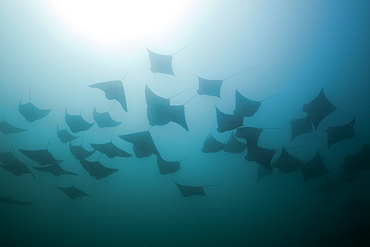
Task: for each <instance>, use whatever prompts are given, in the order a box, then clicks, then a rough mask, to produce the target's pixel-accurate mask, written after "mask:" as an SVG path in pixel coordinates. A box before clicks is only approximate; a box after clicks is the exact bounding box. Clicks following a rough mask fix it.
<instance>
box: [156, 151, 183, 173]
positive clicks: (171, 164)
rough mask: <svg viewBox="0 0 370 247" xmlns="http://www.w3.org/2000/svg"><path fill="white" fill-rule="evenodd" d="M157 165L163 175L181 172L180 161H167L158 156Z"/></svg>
mask: <svg viewBox="0 0 370 247" xmlns="http://www.w3.org/2000/svg"><path fill="white" fill-rule="evenodd" d="M157 165H158V168H159V173H160V174H162V175H165V174H168V173H175V172H177V171H178V170H180V161H166V160H164V159H163V158H162V157H161V156H160V155H157Z"/></svg>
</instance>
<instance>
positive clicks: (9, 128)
mask: <svg viewBox="0 0 370 247" xmlns="http://www.w3.org/2000/svg"><path fill="white" fill-rule="evenodd" d="M0 131H1V132H3V133H4V134H5V135H8V134H12V133H20V132H24V131H27V130H26V129H21V128H17V127H15V126H13V125H10V124H9V123H8V122H6V121H5V120H4V121H1V122H0Z"/></svg>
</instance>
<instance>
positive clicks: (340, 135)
mask: <svg viewBox="0 0 370 247" xmlns="http://www.w3.org/2000/svg"><path fill="white" fill-rule="evenodd" d="M354 125H355V118H353V119H352V121H351V122H349V123H348V124H345V125H340V126H330V127H328V128H327V129H326V133H327V134H328V148H330V147H331V146H332V145H333V144H335V143H337V142H339V141H342V140H345V139H349V138H353V137H356V135H355V130H354Z"/></svg>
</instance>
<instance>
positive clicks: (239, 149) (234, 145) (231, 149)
mask: <svg viewBox="0 0 370 247" xmlns="http://www.w3.org/2000/svg"><path fill="white" fill-rule="evenodd" d="M246 148H247V144H245V143H243V142H241V141H239V140H238V139H236V137H235V135H234V133H233V132H231V134H230V137H229V140H228V141H227V143H226V145H225V148H224V151H225V152H228V153H234V154H236V153H243V152H244V150H245V149H246Z"/></svg>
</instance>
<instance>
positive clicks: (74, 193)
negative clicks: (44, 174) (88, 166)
mask: <svg viewBox="0 0 370 247" xmlns="http://www.w3.org/2000/svg"><path fill="white" fill-rule="evenodd" d="M68 181H69V182H70V183H71V186H69V187H64V188H62V187H58V186H55V185H54V187H55V188H58V189H59V190H60V191H62V192H63V193H64V194H66V195H67V196H68V197H69V198H71V199H76V198H78V197H82V196H90V195H89V194H86V193H85V192H83V191H82V190H80V189H78V188H76V187H75V186H74V185H73V184H72V182H71V181H70V180H69V178H68Z"/></svg>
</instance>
